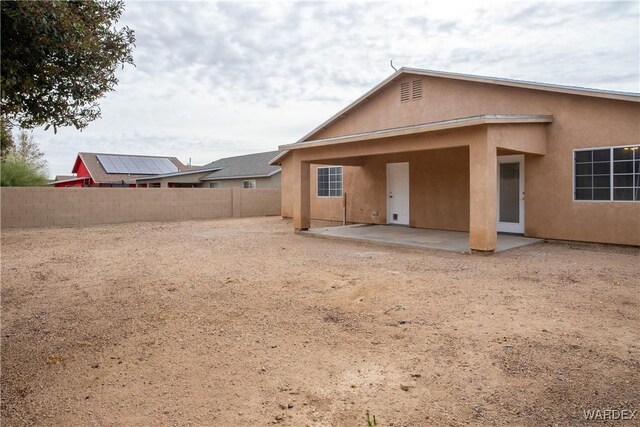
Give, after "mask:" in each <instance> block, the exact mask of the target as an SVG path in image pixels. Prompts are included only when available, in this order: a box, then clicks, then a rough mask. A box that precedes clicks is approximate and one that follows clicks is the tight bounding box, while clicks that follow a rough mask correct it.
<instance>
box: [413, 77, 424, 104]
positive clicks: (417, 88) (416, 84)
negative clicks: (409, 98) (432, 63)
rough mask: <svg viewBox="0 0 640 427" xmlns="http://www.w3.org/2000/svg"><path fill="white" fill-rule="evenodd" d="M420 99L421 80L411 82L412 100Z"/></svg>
mask: <svg viewBox="0 0 640 427" xmlns="http://www.w3.org/2000/svg"><path fill="white" fill-rule="evenodd" d="M420 98H422V80H414V81H413V99H420Z"/></svg>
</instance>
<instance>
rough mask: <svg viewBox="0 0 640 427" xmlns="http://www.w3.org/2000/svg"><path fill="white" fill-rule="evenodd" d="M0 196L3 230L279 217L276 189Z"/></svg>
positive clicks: (21, 191)
mask: <svg viewBox="0 0 640 427" xmlns="http://www.w3.org/2000/svg"><path fill="white" fill-rule="evenodd" d="M0 195H1V203H2V205H1V221H2V227H43V226H55V225H60V226H76V225H93V224H110V223H122V222H135V221H184V220H192V219H214V218H227V217H246V216H264V215H280V191H279V190H277V189H240V188H234V189H201V188H153V189H147V188H50V187H49V188H46V187H43V188H39V187H38V188H8V187H4V188H2V189H1V190H0Z"/></svg>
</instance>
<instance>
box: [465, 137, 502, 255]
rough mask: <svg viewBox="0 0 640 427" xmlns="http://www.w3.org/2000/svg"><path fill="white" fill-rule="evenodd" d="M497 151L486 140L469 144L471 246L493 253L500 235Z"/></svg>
mask: <svg viewBox="0 0 640 427" xmlns="http://www.w3.org/2000/svg"><path fill="white" fill-rule="evenodd" d="M497 162H498V159H497V152H496V147H495V145H494V144H493V143H492V142H491V141H490V140H488V138H485V139H484V140H482V141H477V142H473V143H472V144H470V145H469V178H470V183H469V199H470V200H469V208H470V212H469V247H470V248H471V250H472V251H479V252H493V251H494V250H495V249H496V245H497V241H498V234H497V233H498V232H497V206H496V203H497V187H498V176H497V170H498V166H497Z"/></svg>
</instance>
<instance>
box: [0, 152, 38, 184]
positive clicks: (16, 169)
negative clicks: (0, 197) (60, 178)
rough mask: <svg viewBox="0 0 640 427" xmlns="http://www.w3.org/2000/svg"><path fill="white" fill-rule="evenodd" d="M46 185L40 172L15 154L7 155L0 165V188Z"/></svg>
mask: <svg viewBox="0 0 640 427" xmlns="http://www.w3.org/2000/svg"><path fill="white" fill-rule="evenodd" d="M46 184H47V178H46V176H45V175H44V174H43V173H42V171H40V170H38V168H37V167H35V166H34V165H32V164H29V163H27V162H26V161H25V160H24V159H23V158H22V157H21V156H20V155H18V154H16V153H9V154H8V155H7V156H5V158H4V159H3V161H2V165H0V186H3V187H38V186H42V185H46Z"/></svg>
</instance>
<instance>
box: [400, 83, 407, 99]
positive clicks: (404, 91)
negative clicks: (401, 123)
mask: <svg viewBox="0 0 640 427" xmlns="http://www.w3.org/2000/svg"><path fill="white" fill-rule="evenodd" d="M408 100H409V82H404V83H400V102H405V101H408Z"/></svg>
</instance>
